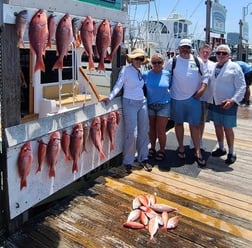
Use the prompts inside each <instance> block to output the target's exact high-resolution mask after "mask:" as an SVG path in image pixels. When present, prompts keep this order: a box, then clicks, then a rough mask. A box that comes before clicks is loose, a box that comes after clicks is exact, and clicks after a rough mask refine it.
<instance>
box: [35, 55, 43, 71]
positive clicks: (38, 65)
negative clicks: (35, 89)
mask: <svg viewBox="0 0 252 248" xmlns="http://www.w3.org/2000/svg"><path fill="white" fill-rule="evenodd" d="M37 70H41V71H43V72H45V64H44V61H43V58H42V56H41V57H40V58H38V59H37V61H36V65H35V69H34V71H37Z"/></svg>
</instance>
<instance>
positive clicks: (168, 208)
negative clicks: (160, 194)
mask: <svg viewBox="0 0 252 248" xmlns="http://www.w3.org/2000/svg"><path fill="white" fill-rule="evenodd" d="M150 208H151V209H153V210H154V211H156V212H159V213H162V212H164V211H167V212H168V213H170V212H173V211H178V208H174V207H171V206H169V205H166V204H161V203H156V204H152V205H151V206H150Z"/></svg>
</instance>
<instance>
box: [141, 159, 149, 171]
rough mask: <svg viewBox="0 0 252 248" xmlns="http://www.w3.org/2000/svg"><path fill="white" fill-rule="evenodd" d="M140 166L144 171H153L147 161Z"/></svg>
mask: <svg viewBox="0 0 252 248" xmlns="http://www.w3.org/2000/svg"><path fill="white" fill-rule="evenodd" d="M140 165H141V166H143V168H144V170H146V171H152V166H151V165H150V164H149V163H148V161H147V160H144V161H142V162H141V163H140Z"/></svg>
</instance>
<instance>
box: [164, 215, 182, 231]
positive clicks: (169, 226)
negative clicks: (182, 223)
mask: <svg viewBox="0 0 252 248" xmlns="http://www.w3.org/2000/svg"><path fill="white" fill-rule="evenodd" d="M178 223H179V216H174V217H171V218H170V219H169V220H168V222H167V226H166V227H167V229H174V228H176V227H177V226H178Z"/></svg>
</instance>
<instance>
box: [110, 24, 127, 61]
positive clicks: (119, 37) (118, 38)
mask: <svg viewBox="0 0 252 248" xmlns="http://www.w3.org/2000/svg"><path fill="white" fill-rule="evenodd" d="M123 34H124V32H123V25H122V24H121V23H120V22H119V23H117V24H116V25H115V27H114V28H113V32H112V37H111V52H110V54H109V56H108V60H109V61H110V62H112V60H113V58H114V56H115V54H116V52H117V50H118V48H119V46H120V45H121V43H122V41H123Z"/></svg>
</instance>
